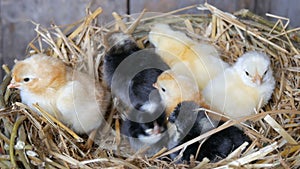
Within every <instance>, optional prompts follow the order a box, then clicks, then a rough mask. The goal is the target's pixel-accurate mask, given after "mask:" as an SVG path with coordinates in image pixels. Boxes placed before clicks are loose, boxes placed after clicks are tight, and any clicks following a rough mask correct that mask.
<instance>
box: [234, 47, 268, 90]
mask: <svg viewBox="0 0 300 169" xmlns="http://www.w3.org/2000/svg"><path fill="white" fill-rule="evenodd" d="M234 68H235V70H236V71H237V72H238V74H239V75H240V77H241V79H242V80H243V82H244V83H245V84H246V85H248V86H251V87H258V86H261V85H262V84H264V83H266V82H268V81H270V80H271V79H272V78H273V76H272V69H271V63H270V58H269V57H268V56H267V55H266V54H264V53H261V52H257V51H251V52H247V53H245V54H244V55H242V56H241V57H240V58H239V59H238V60H237V62H236V63H235V65H234Z"/></svg>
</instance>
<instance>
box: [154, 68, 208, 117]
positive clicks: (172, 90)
mask: <svg viewBox="0 0 300 169" xmlns="http://www.w3.org/2000/svg"><path fill="white" fill-rule="evenodd" d="M153 86H154V87H155V88H157V89H158V91H159V94H160V96H161V99H162V102H163V104H164V105H165V107H166V115H167V117H168V116H169V115H170V114H171V113H172V111H173V110H174V109H175V107H176V106H177V105H178V104H179V103H181V102H183V101H194V102H196V103H198V104H199V105H202V104H203V99H202V97H201V95H200V91H199V89H198V87H197V83H196V81H195V80H193V79H191V78H190V77H187V76H184V75H178V74H176V73H174V72H173V71H172V70H167V71H164V72H163V73H162V74H161V75H159V76H158V78H157V81H156V83H154V84H153Z"/></svg>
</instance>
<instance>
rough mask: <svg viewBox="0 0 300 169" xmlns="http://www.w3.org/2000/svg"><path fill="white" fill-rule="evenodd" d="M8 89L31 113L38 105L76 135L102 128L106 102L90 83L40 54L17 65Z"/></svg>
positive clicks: (103, 92)
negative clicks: (11, 89) (15, 91)
mask: <svg viewBox="0 0 300 169" xmlns="http://www.w3.org/2000/svg"><path fill="white" fill-rule="evenodd" d="M9 88H17V89H19V90H20V95H21V99H22V102H23V103H25V104H27V105H28V106H29V107H31V108H32V109H33V110H35V109H34V107H33V104H35V103H38V104H39V106H41V107H42V108H43V109H44V110H46V111H47V112H49V113H50V114H51V115H54V116H55V117H56V118H57V119H58V120H60V121H62V122H63V123H64V124H65V125H68V126H70V127H71V128H72V129H73V130H74V131H75V132H77V133H80V134H82V133H87V132H90V131H92V130H93V129H96V128H98V127H99V126H100V125H101V124H102V122H103V121H104V117H103V116H104V113H105V112H106V109H107V107H108V103H109V99H110V96H109V94H108V92H107V91H106V90H105V89H104V88H103V87H102V86H101V85H100V84H99V83H96V81H95V80H94V79H92V78H90V77H89V76H88V75H86V74H84V73H81V72H79V71H76V70H72V69H71V68H69V67H67V66H66V65H65V64H64V63H63V62H62V61H61V60H59V59H57V58H54V57H50V56H46V55H44V54H36V55H33V56H31V57H29V58H27V59H25V60H23V61H18V62H17V63H16V64H15V66H14V68H13V70H12V81H11V83H10V85H9Z"/></svg>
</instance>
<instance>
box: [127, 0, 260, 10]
mask: <svg viewBox="0 0 300 169" xmlns="http://www.w3.org/2000/svg"><path fill="white" fill-rule="evenodd" d="M205 2H206V0H188V1H182V0H151V1H149V0H130V9H131V10H130V13H139V12H141V11H142V10H143V9H144V8H146V9H147V10H148V11H149V12H169V11H172V10H175V9H179V8H182V7H185V6H190V5H194V4H204V3H205ZM255 2H256V1H255V0H243V1H240V0H222V1H218V0H214V1H208V3H210V4H212V5H214V6H216V7H217V8H219V9H221V10H223V11H226V12H234V11H236V10H238V9H241V8H248V9H250V10H252V9H254V7H255ZM184 13H201V11H199V10H196V9H192V10H187V11H184Z"/></svg>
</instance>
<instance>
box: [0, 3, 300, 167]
mask: <svg viewBox="0 0 300 169" xmlns="http://www.w3.org/2000/svg"><path fill="white" fill-rule="evenodd" d="M197 7H198V8H199V10H204V9H205V10H209V11H210V12H211V14H209V15H196V14H194V15H191V14H189V15H188V14H186V15H176V13H177V12H179V11H184V10H186V9H188V8H197ZM101 13H102V9H101V8H99V9H97V10H95V11H90V10H88V9H87V16H86V17H85V18H83V20H81V21H79V22H77V23H75V24H72V25H68V26H57V25H52V27H51V28H48V29H45V28H43V27H42V26H40V25H39V24H37V23H34V24H35V25H36V28H35V31H36V32H37V37H36V38H35V39H34V40H33V41H32V42H31V43H30V44H29V45H28V54H33V53H39V52H44V53H47V54H49V55H52V56H53V57H58V58H59V59H61V60H63V61H64V62H65V63H66V64H67V65H70V66H73V67H74V68H76V69H79V70H82V71H85V72H88V73H89V74H90V75H93V76H94V77H95V78H96V79H99V80H100V81H101V80H102V79H101V76H102V75H101V71H100V70H101V69H100V68H101V64H102V58H103V56H104V54H105V48H104V44H103V35H105V34H106V33H107V32H109V31H111V30H118V29H120V30H122V31H123V32H126V33H129V34H132V35H133V37H135V39H136V40H137V41H138V43H139V45H140V47H145V46H148V45H147V44H146V43H145V42H146V40H147V33H148V32H149V26H150V25H151V24H153V23H157V22H164V23H169V24H170V25H171V26H172V27H173V28H175V29H178V30H182V31H185V32H186V33H187V34H188V35H189V36H190V37H192V38H194V39H195V40H201V41H209V42H211V43H213V44H215V45H216V46H217V47H218V48H219V49H220V51H221V52H222V58H223V59H224V60H226V61H227V62H229V63H234V62H235V60H236V59H237V58H238V57H239V56H240V55H241V54H242V53H244V52H245V51H248V50H260V51H264V52H266V53H267V54H268V55H270V56H271V60H272V66H273V70H274V76H275V78H276V88H275V91H274V94H273V95H272V99H271V100H270V102H269V103H268V105H267V106H265V107H263V108H260V107H258V108H257V114H256V115H253V116H250V117H247V118H245V119H243V120H241V121H244V120H247V119H248V120H250V121H251V122H252V126H250V127H249V126H248V127H245V126H243V128H244V130H245V132H246V133H247V134H248V135H249V136H250V137H251V139H252V140H253V143H252V145H250V147H249V148H248V149H247V150H246V152H245V153H243V154H241V153H240V150H241V149H243V148H244V147H245V145H242V146H241V147H240V149H238V150H237V151H235V152H233V153H232V154H230V155H229V156H228V157H227V158H226V159H224V160H222V161H220V162H218V163H208V161H206V160H204V161H203V162H201V163H199V162H195V161H192V162H191V164H190V166H187V165H184V164H174V163H169V162H166V161H163V160H160V159H158V158H146V157H142V156H140V155H139V154H135V155H134V156H131V157H130V155H129V154H128V153H129V152H128V151H127V150H128V149H126V148H124V147H123V145H124V144H126V141H123V140H122V141H120V134H119V120H120V119H119V114H118V112H116V111H115V110H114V109H113V110H112V111H111V112H108V116H107V118H108V119H107V121H108V126H105V127H104V128H103V129H102V132H106V133H107V134H106V135H102V136H101V139H100V136H99V139H98V140H97V141H98V142H97V143H98V145H95V146H94V147H92V148H91V149H89V150H84V149H83V148H82V147H83V145H84V142H81V141H85V140H86V137H85V136H77V135H76V134H74V133H72V131H68V130H65V129H63V128H62V125H60V124H59V123H58V122H55V120H54V121H53V119H49V118H45V116H38V115H37V113H35V112H34V111H31V110H30V109H29V108H28V107H27V106H25V105H23V104H22V103H19V102H18V101H19V97H18V93H17V92H16V91H10V90H7V89H6V86H7V85H8V83H9V81H10V75H9V73H10V72H9V69H8V68H6V67H4V69H5V70H6V72H7V74H8V75H7V76H6V78H5V79H4V80H3V82H2V84H1V86H0V92H1V93H0V94H1V98H0V106H1V111H0V126H1V127H0V128H1V132H0V168H20V167H22V168H33V167H43V168H44V167H45V168H79V167H80V168H146V167H150V166H155V168H186V167H195V168H241V167H244V168H299V166H300V145H299V142H300V141H299V140H300V137H299V136H300V135H299V133H300V119H299V117H300V116H299V114H300V111H299V109H300V104H299V102H300V87H299V86H300V76H299V74H300V69H299V67H300V55H299V49H300V47H299V42H300V34H299V33H298V32H297V31H298V30H299V28H297V29H289V28H288V19H287V18H282V17H279V16H273V15H270V16H272V17H275V18H276V19H277V22H276V23H272V22H269V21H267V20H265V19H263V18H261V17H258V16H256V15H254V14H252V13H251V12H249V11H247V10H241V11H239V12H237V13H236V14H235V15H233V14H229V13H224V12H222V11H220V10H218V9H216V8H215V7H213V6H211V5H209V4H204V5H202V6H198V5H195V6H191V7H186V8H183V9H179V10H176V11H172V12H169V13H166V14H163V15H160V16H157V15H156V16H147V13H145V11H143V12H142V14H141V15H140V16H137V17H136V18H135V17H133V16H119V15H118V14H117V13H113V16H114V17H115V19H116V22H114V23H112V24H110V25H106V26H102V27H99V26H97V17H98V16H99V15H101ZM144 14H145V15H144ZM125 20H126V21H125ZM2 96H3V97H2ZM37 108H38V107H37ZM37 110H38V109H37ZM241 121H229V122H228V123H226V124H225V125H223V126H221V127H219V128H217V129H214V130H212V131H210V132H208V133H205V134H203V135H201V136H199V137H197V138H195V139H193V140H191V141H189V142H187V143H185V144H184V145H180V146H178V147H177V148H175V150H178V149H180V148H182V147H184V146H185V145H187V144H191V143H192V142H195V141H198V140H200V139H202V138H205V137H207V136H209V135H210V134H212V133H214V132H216V131H219V130H222V129H223V128H226V127H229V126H231V125H235V124H239V122H241ZM111 126H113V127H114V128H115V129H116V130H115V131H111V130H110V127H111ZM81 137H83V138H81ZM172 151H174V150H170V151H165V152H164V153H163V154H159V155H158V156H159V157H162V156H164V155H166V154H169V153H171V152H172ZM121 155H122V156H123V157H121ZM126 156H127V157H126Z"/></svg>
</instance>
